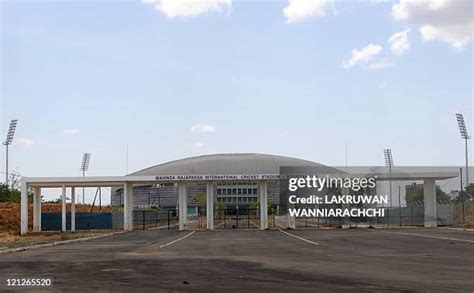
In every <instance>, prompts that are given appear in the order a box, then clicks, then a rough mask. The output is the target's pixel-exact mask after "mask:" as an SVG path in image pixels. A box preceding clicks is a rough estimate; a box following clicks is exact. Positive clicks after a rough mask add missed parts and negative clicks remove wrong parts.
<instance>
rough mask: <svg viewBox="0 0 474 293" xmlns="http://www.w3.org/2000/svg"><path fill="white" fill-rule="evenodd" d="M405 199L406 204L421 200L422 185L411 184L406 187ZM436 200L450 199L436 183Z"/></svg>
mask: <svg viewBox="0 0 474 293" xmlns="http://www.w3.org/2000/svg"><path fill="white" fill-rule="evenodd" d="M406 201H407V204H412V203H415V202H417V201H423V186H420V185H411V186H410V187H407V192H406ZM436 201H450V198H449V196H448V195H447V194H446V192H444V191H443V190H441V188H440V187H439V186H438V185H436Z"/></svg>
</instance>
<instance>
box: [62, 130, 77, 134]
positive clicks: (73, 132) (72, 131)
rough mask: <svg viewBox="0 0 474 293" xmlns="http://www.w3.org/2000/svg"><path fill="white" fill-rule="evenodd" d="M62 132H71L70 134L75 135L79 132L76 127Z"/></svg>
mask: <svg viewBox="0 0 474 293" xmlns="http://www.w3.org/2000/svg"><path fill="white" fill-rule="evenodd" d="M63 133H64V134H71V135H76V134H78V133H79V130H77V129H66V130H64V131H63Z"/></svg>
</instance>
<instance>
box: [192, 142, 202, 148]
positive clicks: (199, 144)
mask: <svg viewBox="0 0 474 293" xmlns="http://www.w3.org/2000/svg"><path fill="white" fill-rule="evenodd" d="M192 146H193V147H194V148H197V149H198V148H202V147H203V146H204V144H203V143H202V142H193V144H192Z"/></svg>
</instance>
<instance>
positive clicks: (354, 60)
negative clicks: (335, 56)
mask: <svg viewBox="0 0 474 293" xmlns="http://www.w3.org/2000/svg"><path fill="white" fill-rule="evenodd" d="M382 51H383V48H382V46H381V45H379V44H369V45H368V46H366V47H364V48H361V49H354V50H352V54H351V57H350V58H349V59H346V58H345V59H344V60H343V61H342V67H344V68H351V67H357V66H359V67H362V68H366V69H380V68H385V67H389V66H391V65H392V64H391V63H389V62H387V61H386V60H385V59H383V58H381V57H380V56H379V55H380V54H381V53H382Z"/></svg>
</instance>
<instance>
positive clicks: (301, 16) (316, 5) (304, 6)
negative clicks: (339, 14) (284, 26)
mask: <svg viewBox="0 0 474 293" xmlns="http://www.w3.org/2000/svg"><path fill="white" fill-rule="evenodd" d="M330 4H333V1H332V0H288V5H287V6H286V7H285V8H283V15H284V16H285V18H286V22H288V23H294V22H302V21H305V20H308V19H310V18H312V17H319V16H324V15H326V10H327V9H328V6H330ZM333 8H334V6H333Z"/></svg>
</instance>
